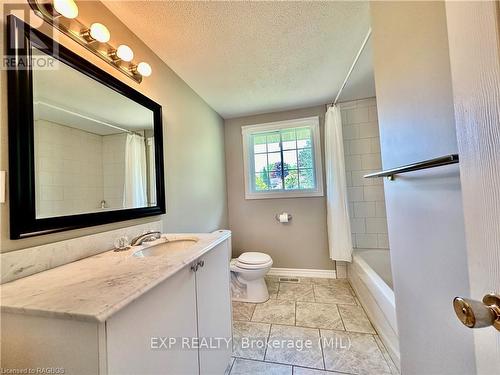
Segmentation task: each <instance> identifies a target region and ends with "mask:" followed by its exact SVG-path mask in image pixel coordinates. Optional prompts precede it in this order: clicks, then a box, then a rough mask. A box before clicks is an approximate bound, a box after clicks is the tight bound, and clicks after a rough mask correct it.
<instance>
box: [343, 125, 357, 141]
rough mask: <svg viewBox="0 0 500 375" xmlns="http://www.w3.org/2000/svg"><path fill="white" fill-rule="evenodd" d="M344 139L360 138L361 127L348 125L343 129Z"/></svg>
mask: <svg viewBox="0 0 500 375" xmlns="http://www.w3.org/2000/svg"><path fill="white" fill-rule="evenodd" d="M342 138H343V139H357V138H359V125H357V124H353V125H346V126H343V127H342Z"/></svg>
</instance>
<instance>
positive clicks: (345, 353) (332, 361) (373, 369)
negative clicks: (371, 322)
mask: <svg viewBox="0 0 500 375" xmlns="http://www.w3.org/2000/svg"><path fill="white" fill-rule="evenodd" d="M321 337H322V344H323V354H324V358H325V365H326V369H327V370H331V371H338V372H347V373H351V374H359V375H375V374H376V375H391V371H390V369H389V366H388V364H387V362H386V360H385V358H384V356H383V355H382V352H381V351H380V349H379V347H378V345H377V343H376V341H375V338H374V337H373V336H372V335H368V334H364V333H354V332H342V331H331V330H323V329H322V330H321Z"/></svg>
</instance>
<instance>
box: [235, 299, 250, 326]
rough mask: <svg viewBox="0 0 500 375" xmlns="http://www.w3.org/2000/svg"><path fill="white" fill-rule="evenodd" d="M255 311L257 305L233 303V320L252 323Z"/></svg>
mask: <svg viewBox="0 0 500 375" xmlns="http://www.w3.org/2000/svg"><path fill="white" fill-rule="evenodd" d="M254 310H255V303H245V302H238V301H233V320H241V321H250V320H251V319H252V315H253V311H254Z"/></svg>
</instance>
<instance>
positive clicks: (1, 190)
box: [0, 171, 7, 203]
mask: <svg viewBox="0 0 500 375" xmlns="http://www.w3.org/2000/svg"><path fill="white" fill-rule="evenodd" d="M6 175H7V172H6V171H0V203H5V183H6V178H5V176H6Z"/></svg>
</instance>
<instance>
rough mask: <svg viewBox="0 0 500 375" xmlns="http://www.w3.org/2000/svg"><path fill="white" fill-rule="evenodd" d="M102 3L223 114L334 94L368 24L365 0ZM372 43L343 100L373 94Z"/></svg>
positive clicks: (326, 98)
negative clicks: (348, 0)
mask: <svg viewBox="0 0 500 375" xmlns="http://www.w3.org/2000/svg"><path fill="white" fill-rule="evenodd" d="M104 4H105V5H106V6H107V7H108V8H109V9H110V10H111V11H112V12H113V13H114V14H116V16H117V17H118V18H120V19H121V20H122V22H124V23H125V24H126V25H127V26H128V27H129V28H130V29H131V30H132V31H133V32H134V33H135V34H136V35H137V36H138V37H139V38H141V39H142V40H143V41H144V42H145V43H146V44H147V45H148V46H149V47H150V48H151V49H152V50H153V51H154V52H155V53H156V54H157V55H158V56H159V57H160V58H161V59H162V60H163V61H165V62H166V63H167V64H168V65H169V66H170V68H172V69H173V70H174V71H175V72H176V73H177V74H178V75H179V76H180V77H181V78H182V79H183V80H184V81H186V82H187V84H188V85H190V86H191V87H192V88H193V89H194V90H195V91H196V92H197V93H198V94H199V95H200V96H201V97H202V98H203V99H204V100H205V101H206V102H207V103H208V104H209V105H210V106H212V108H214V109H215V110H216V111H217V112H218V113H219V114H220V115H221V116H222V117H224V118H230V117H237V116H243V115H249V114H255V113H264V112H270V111H279V110H286V109H291V108H298V107H305V106H309V105H317V104H324V103H327V102H329V101H331V100H332V99H333V97H334V96H335V95H336V93H337V90H338V88H339V87H340V85H341V84H342V81H343V79H344V77H345V75H346V73H347V71H348V69H349V67H350V65H351V63H352V60H353V58H354V56H355V55H356V53H357V51H358V49H359V47H360V45H361V43H362V41H363V39H364V37H365V35H366V33H367V31H368V28H369V26H370V19H369V5H368V2H364V1H363V2H361V1H352V2H339V1H335V2H170V1H104ZM370 51H371V49H370V46H368V49H367V52H366V53H364V54H363V56H362V57H361V61H360V64H359V66H358V67H357V69H356V70H355V72H354V73H353V77H352V80H351V81H350V82H349V83H348V87H347V88H346V92H345V95H343V96H342V97H341V101H342V100H350V99H356V98H364V97H369V96H373V95H374V94H375V91H374V84H373V71H372V58H371V53H370ZM153 74H154V72H153ZM152 79H154V78H152Z"/></svg>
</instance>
